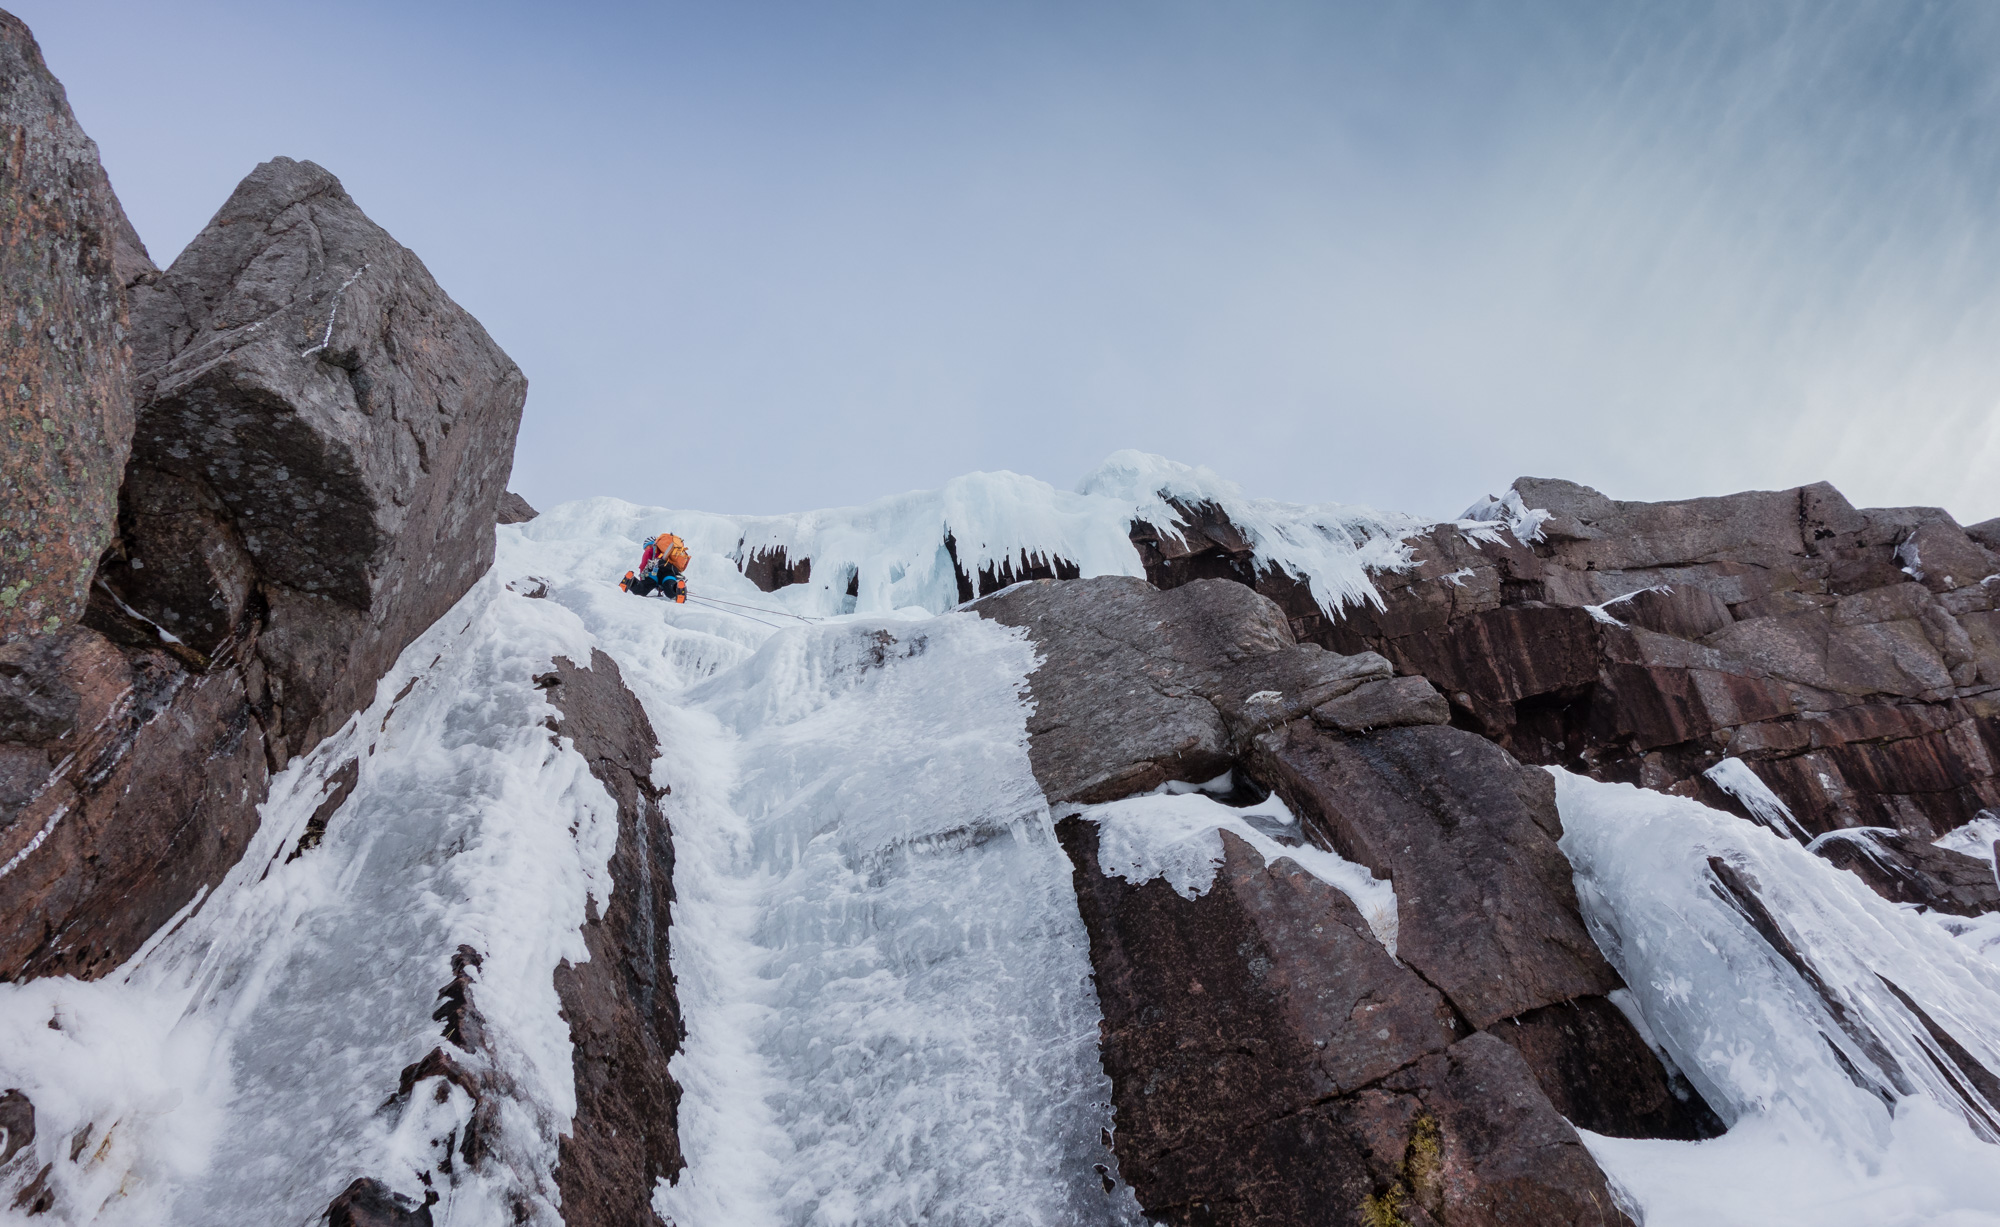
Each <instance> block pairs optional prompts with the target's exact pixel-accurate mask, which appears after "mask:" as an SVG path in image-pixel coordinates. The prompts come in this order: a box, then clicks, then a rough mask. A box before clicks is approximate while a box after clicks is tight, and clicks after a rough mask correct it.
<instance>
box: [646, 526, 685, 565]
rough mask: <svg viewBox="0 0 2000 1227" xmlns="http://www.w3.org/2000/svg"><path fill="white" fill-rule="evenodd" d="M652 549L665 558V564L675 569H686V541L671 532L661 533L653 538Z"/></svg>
mask: <svg viewBox="0 0 2000 1227" xmlns="http://www.w3.org/2000/svg"><path fill="white" fill-rule="evenodd" d="M653 550H654V552H655V553H656V554H658V555H659V556H660V557H662V558H664V559H666V560H667V565H668V566H669V567H672V568H673V569H674V570H676V571H686V570H687V565H688V551H687V543H686V542H685V541H682V540H681V539H680V538H679V537H676V536H674V535H673V534H672V533H661V534H660V535H659V536H658V537H655V538H654V539H653Z"/></svg>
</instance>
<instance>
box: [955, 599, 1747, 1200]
mask: <svg viewBox="0 0 2000 1227" xmlns="http://www.w3.org/2000/svg"><path fill="white" fill-rule="evenodd" d="M973 609H974V610H975V611H977V612H979V613H982V614H985V615H987V616H989V617H993V618H996V619H997V620H999V621H1001V622H1003V623H1007V624H1009V625H1015V626H1021V627H1023V628H1025V629H1026V630H1027V632H1028V633H1029V635H1030V636H1031V637H1032V638H1033V639H1034V641H1035V644H1036V647H1037V649H1038V651H1039V652H1040V653H1041V655H1042V657H1043V663H1042V665H1041V666H1040V667H1039V668H1038V669H1037V670H1036V671H1035V673H1033V674H1032V675H1031V676H1030V679H1029V684H1030V688H1031V692H1032V697H1033V699H1034V702H1035V705H1036V706H1035V709H1034V713H1033V715H1032V716H1031V717H1030V719H1029V725H1028V730H1029V758H1030V762H1031V765H1032V766H1033V767H1034V769H1035V772H1036V776H1037V779H1038V780H1039V781H1040V782H1041V784H1042V786H1043V789H1044V791H1045V793H1046V794H1047V795H1048V796H1049V798H1050V800H1051V801H1052V802H1054V803H1057V804H1058V806H1059V807H1060V808H1061V809H1063V810H1065V811H1067V812H1070V813H1072V814H1073V815H1075V816H1071V817H1066V818H1064V820H1063V821H1062V822H1061V823H1060V824H1059V826H1058V834H1059V836H1060V837H1061V839H1062V843H1063V846H1064V848H1065V850H1066V851H1067V852H1068V853H1069V855H1070V857H1071V862H1072V866H1073V868H1074V871H1075V875H1076V876H1075V883H1076V890H1077V898H1078V905H1079V909H1080V910H1081V912H1082V915H1083V919H1084V923H1085V927H1086V929H1087V930H1088V931H1089V934H1090V940H1091V961H1092V966H1093V968H1094V970H1095V973H1096V977H1097V987H1098V996H1099V1001H1100V1004H1101V1006H1102V1008H1103V1010H1104V1017H1105V1023H1104V1038H1103V1049H1102V1051H1103V1055H1104V1061H1105V1068H1106V1072H1107V1073H1108V1074H1109V1075H1110V1077H1111V1079H1112V1085H1113V1096H1114V1101H1115V1104H1116V1110H1117V1124H1118V1128H1117V1132H1116V1133H1115V1135H1114V1138H1113V1142H1114V1146H1115V1147H1116V1150H1117V1154H1118V1160H1119V1167H1120V1170H1121V1172H1123V1173H1124V1174H1125V1176H1126V1178H1127V1179H1128V1180H1130V1181H1131V1183H1132V1186H1133V1188H1134V1191H1135V1192H1136V1193H1137V1194H1138V1196H1139V1199H1140V1203H1141V1205H1142V1206H1144V1207H1145V1209H1146V1210H1147V1211H1148V1213H1151V1214H1154V1215H1156V1216H1160V1217H1162V1218H1163V1219H1164V1221H1167V1222H1173V1223H1251V1222H1256V1223H1369V1222H1386V1221H1403V1222H1407V1223H1420V1222H1431V1221H1448V1222H1497V1221H1508V1220H1507V1219H1506V1218H1505V1217H1504V1216H1505V1214H1506V1213H1511V1211H1507V1210H1506V1209H1505V1208H1506V1207H1509V1206H1521V1207H1527V1208H1531V1209H1532V1210H1533V1213H1534V1215H1535V1216H1537V1217H1536V1218H1535V1220H1534V1221H1547V1222H1574V1223H1593V1224H1594V1223H1607V1224H1609V1223H1620V1222H1623V1221H1624V1219H1623V1216H1622V1215H1621V1214H1620V1213H1619V1211H1618V1210H1617V1209H1616V1207H1615V1206H1614V1205H1613V1204H1612V1201H1611V1197H1610V1193H1609V1191H1608V1189H1607V1187H1606V1185H1605V1182H1604V1178H1603V1176H1602V1174H1601V1173H1600V1172H1599V1171H1598V1170H1597V1168H1596V1165H1595V1163H1594V1162H1593V1161H1592V1160H1591V1159H1590V1157H1589V1154H1588V1152H1586V1151H1585V1150H1584V1149H1583V1147H1582V1144H1581V1142H1580V1141H1579V1140H1578V1138H1577V1136H1576V1133H1575V1130H1574V1129H1573V1128H1572V1127H1571V1126H1570V1125H1569V1124H1568V1123H1567V1122H1566V1121H1564V1119H1563V1118H1562V1116H1561V1115H1560V1114H1559V1113H1558V1111H1557V1109H1556V1107H1555V1106H1554V1101H1555V1100H1560V1101H1561V1102H1562V1103H1564V1105H1565V1106H1567V1107H1570V1108H1571V1109H1572V1110H1575V1111H1578V1112H1579V1113H1580V1114H1581V1116H1582V1117H1583V1118H1586V1119H1587V1123H1588V1124H1589V1125H1590V1126H1591V1127H1593V1128H1600V1129H1603V1130H1604V1131H1607V1132H1612V1133H1618V1134H1623V1135H1625V1136H1672V1137H1696V1136H1705V1135H1707V1134H1710V1133H1713V1132H1715V1131H1716V1128H1715V1122H1714V1121H1713V1118H1712V1116H1710V1115H1708V1114H1707V1113H1706V1110H1705V1109H1703V1108H1701V1107H1700V1106H1699V1103H1698V1100H1697V1101H1696V1102H1695V1103H1694V1104H1693V1105H1689V1104H1688V1103H1686V1102H1685V1101H1684V1100H1683V1099H1681V1098H1680V1097H1679V1096H1678V1095H1676V1093H1675V1091H1676V1089H1677V1088H1675V1087H1673V1086H1672V1085H1671V1084H1670V1075H1669V1074H1668V1072H1667V1071H1666V1070H1664V1069H1663V1068H1662V1067H1661V1065H1660V1063H1659V1061H1658V1059H1657V1058H1656V1057H1655V1056H1654V1055H1653V1054H1652V1053H1651V1051H1650V1050H1649V1049H1648V1048H1647V1047H1646V1045H1645V1043H1644V1041H1643V1040H1642V1039H1641V1038H1640V1036H1639V1035H1638V1033H1637V1032H1636V1031H1635V1030H1634V1029H1633V1028H1632V1026H1631V1024H1630V1023H1629V1022H1627V1021H1626V1020H1625V1018H1624V1016H1623V1015H1622V1014H1620V1013H1619V1012H1618V1011H1617V1010H1616V1009H1615V1008H1609V1007H1608V1002H1606V1000H1605V994H1606V993H1608V992H1610V991H1611V990H1613V989H1616V988H1617V987H1619V982H1618V979H1617V976H1616V974H1615V973H1614V972H1613V971H1612V969H1611V968H1610V966H1609V965H1608V964H1606V963H1605V962H1604V960H1603V958H1602V956H1601V955H1600V954H1599V953H1598V951H1597V949H1596V947H1595V946H1594V945H1593V944H1592V943H1591V941H1590V938H1589V936H1588V934H1587V933H1586V931H1585V930H1584V927H1583V923H1582V920H1581V918H1580V916H1579V915H1578V914H1577V909H1576V899H1575V894H1574V888H1573V886H1572V885H1571V882H1570V877H1569V874H1568V867H1567V863H1566V862H1565V861H1564V860H1563V857H1562V854H1561V852H1560V851H1559V850H1558V849H1557V847H1556V840H1557V839H1558V838H1559V837H1560V834H1561V825H1560V822H1559V820H1558V819H1557V817H1556V815H1555V810H1554V804H1553V796H1552V795H1551V790H1550V788H1549V786H1548V785H1549V781H1548V779H1547V777H1546V775H1544V774H1543V773H1541V772H1539V771H1535V770H1532V769H1529V768H1524V767H1522V766H1521V765H1520V764H1519V763H1517V762H1516V761H1515V760H1514V759H1513V758H1512V757H1511V756H1509V755H1508V754H1507V753H1506V752H1505V751H1503V750H1501V749H1499V748H1497V747H1495V746H1492V745H1491V744H1489V743H1487V742H1486V741H1484V740H1482V739H1481V738H1479V737H1476V736H1473V735H1471V734H1469V733H1465V732H1462V731H1460V730H1456V729H1450V728H1446V727H1442V726H1441V724H1440V723H1439V722H1440V721H1441V720H1442V719H1444V715H1445V713H1444V710H1443V707H1444V705H1443V703H1442V701H1441V699H1440V697H1439V696H1438V695H1437V693H1436V691H1435V690H1434V689H1432V688H1431V687H1430V686H1429V685H1428V684H1427V683H1425V682H1423V680H1422V679H1420V678H1393V677H1391V676H1390V670H1389V668H1388V664H1387V662H1386V661H1384V660H1383V659H1382V658H1380V657H1379V656H1374V655H1360V656H1353V657H1344V656H1340V655H1337V654H1334V653H1331V652H1327V651H1325V650H1323V649H1321V648H1319V647H1318V646H1317V645H1300V644H1296V643H1294V642H1293V640H1292V635H1291V632H1290V629H1289V627H1288V625H1287V623H1286V620H1285V617H1284V615H1283V613H1282V611H1281V610H1279V609H1278V608H1277V607H1276V606H1275V605H1274V604H1272V603H1271V602H1270V601H1269V600H1267V599H1265V598H1263V597H1260V596H1259V595H1257V594H1256V593H1254V592H1252V591H1250V590H1249V589H1248V588H1247V587H1246V586H1244V585H1241V584H1236V583H1228V582H1218V581H1196V582H1193V583H1189V584H1187V585H1184V586H1182V587H1180V588H1177V589H1175V590H1173V591H1170V592H1165V593H1162V592H1159V591H1158V590H1156V589H1154V588H1152V587H1151V586H1150V585H1148V584H1143V583H1140V582H1138V581H1135V580H1130V579H1117V578H1109V579H1094V580H1078V581H1071V582H1067V583H1048V582H1044V583H1038V584H1027V585H1023V586H1021V587H1017V588H1013V589H1010V590H1008V591H1007V592H1005V593H1002V594H999V595H996V596H994V597H991V598H986V599H983V600H981V601H980V602H978V603H977V604H975V605H974V606H973ZM1349 728H1353V729H1356V730H1366V731H1356V732H1349V731H1347V730H1348V729H1349ZM1335 763H1339V764H1344V766H1342V767H1334V766H1333V764H1335ZM1232 767H1233V768H1234V769H1235V770H1236V771H1238V772H1239V773H1240V774H1242V775H1244V776H1246V777H1247V778H1248V779H1249V780H1251V781H1252V782H1253V783H1254V784H1261V785H1263V786H1264V787H1266V788H1268V787H1277V788H1279V789H1280V790H1281V791H1282V792H1283V793H1284V794H1285V795H1286V797H1287V799H1288V800H1289V801H1290V802H1291V803H1292V805H1293V808H1294V810H1295V811H1297V812H1299V813H1301V814H1302V815H1303V817H1304V820H1305V831H1306V834H1307V836H1308V837H1309V838H1312V839H1314V840H1315V841H1316V842H1319V843H1320V844H1321V845H1322V846H1325V847H1329V848H1331V849H1334V850H1337V851H1340V852H1342V853H1343V854H1344V855H1346V856H1348V857H1349V858H1350V859H1353V860H1356V861H1359V862H1360V863H1362V864H1364V865H1367V866H1368V867H1369V868H1370V869H1371V870H1373V871H1374V872H1375V873H1376V875H1377V876H1380V877H1390V878H1393V879H1394V880H1395V882H1396V886H1397V892H1398V897H1399V900H1398V913H1399V928H1400V936H1399V949H1398V952H1399V954H1401V955H1402V958H1401V961H1398V960H1397V959H1396V958H1392V957H1391V956H1390V955H1389V954H1388V952H1387V951H1386V950H1384V949H1383V948H1382V946H1381V944H1380V943H1379V942H1377V941H1376V939H1375V938H1374V936H1373V935H1372V933H1371V932H1370V930H1369V928H1368V926H1367V925H1366V924H1365V923H1363V922H1362V920H1361V918H1360V917H1359V915H1358V914H1357V913H1356V910H1355V908H1354V905H1353V904H1352V903H1351V902H1350V901H1349V900H1348V899H1347V898H1346V896H1344V895H1342V894H1341V893H1340V892H1339V891H1337V890H1335V889H1334V888H1332V887H1330V886H1328V885H1327V884H1325V883H1323V882H1321V881H1320V880H1318V879H1317V878H1314V877H1312V876H1311V875H1310V874H1308V873H1306V872H1305V871H1304V870H1302V869H1301V868H1299V866H1298V865H1297V864H1296V863H1294V862H1292V861H1290V860H1288V859H1283V858H1280V859H1279V860H1277V861H1275V862H1273V863H1271V864H1268V865H1267V864H1265V863H1264V862H1263V860H1262V859H1261V858H1260V857H1259V856H1258V854H1257V853H1256V852H1255V851H1254V850H1253V849H1251V848H1250V847H1249V846H1248V845H1246V844H1243V843H1242V842H1241V841H1238V840H1236V839H1234V838H1233V837H1231V836H1228V835H1226V834H1225V835H1223V836H1222V837H1221V839H1222V844H1223V848H1224V859H1223V864H1222V866H1221V867H1220V868H1219V870H1218V872H1217V876H1216V880H1215V884H1214V885H1213V886H1212V887H1211V889H1210V890H1208V891H1207V892H1205V893H1203V894H1201V895H1199V896H1197V897H1195V898H1193V899H1188V898H1183V897H1181V896H1180V895H1178V894H1176V893H1175V892H1174V891H1173V890H1172V889H1171V888H1169V886H1168V885H1167V884H1166V882H1165V881H1163V880H1155V881H1152V882H1147V883H1143V884H1140V885H1137V886H1134V885H1132V884H1129V883H1127V882H1124V881H1122V880H1119V879H1115V878H1109V877H1106V876H1105V875H1104V873H1103V872H1102V870H1101V868H1100V866H1099V865H1098V862H1097V854H1096V838H1097V837H1096V827H1095V825H1094V823H1093V822H1092V821H1091V820H1090V817H1089V811H1088V809H1087V806H1089V805H1090V804H1094V803H1097V802H1101V801H1107V800H1113V799H1116V798H1117V797H1119V796H1129V795H1132V794H1134V793H1138V792H1143V791H1146V790H1148V789H1150V788H1152V787H1154V786H1156V785H1158V784H1159V783H1161V782H1163V781H1165V780H1170V779H1176V778H1178V779H1205V778H1208V777H1211V776H1214V775H1217V774H1219V773H1220V772H1221V771H1224V770H1229V769H1231V768H1232ZM1336 803H1337V804H1336ZM1404 836H1411V838H1403V837H1404ZM1404 943H1406V944H1407V947H1405V945H1404ZM1552 1009H1553V1010H1567V1011H1569V1013H1568V1014H1561V1015H1546V1016H1545V1015H1544V1014H1539V1013H1537V1011H1548V1010H1552ZM1572 1016H1575V1017H1577V1018H1583V1019H1585V1020H1587V1025H1577V1024H1576V1023H1575V1022H1574V1019H1573V1018H1572ZM1547 1019H1553V1021H1547ZM1509 1028H1512V1029H1513V1030H1514V1031H1515V1032H1521V1033H1520V1034H1513V1035H1508V1034H1506V1032H1507V1031H1508V1029H1509ZM1482 1029H1483V1030H1482ZM1489 1032H1490V1033H1489ZM1496 1037H1498V1038H1496ZM1502 1038H1504V1039H1507V1040H1509V1041H1510V1042H1505V1043H1503V1042H1500V1040H1501V1039H1502ZM1594 1078H1595V1079H1601V1080H1603V1082H1604V1084H1603V1085H1600V1086H1595V1087H1593V1086H1590V1085H1588V1084H1587V1083H1588V1081H1589V1080H1590V1079H1594ZM1683 1093H1685V1092H1683ZM1425 1215H1428V1216H1431V1217H1429V1218H1425V1217H1421V1216H1425ZM1385 1216H1386V1217H1385ZM1440 1216H1441V1217H1440ZM1496 1216H1499V1217H1496Z"/></svg>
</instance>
